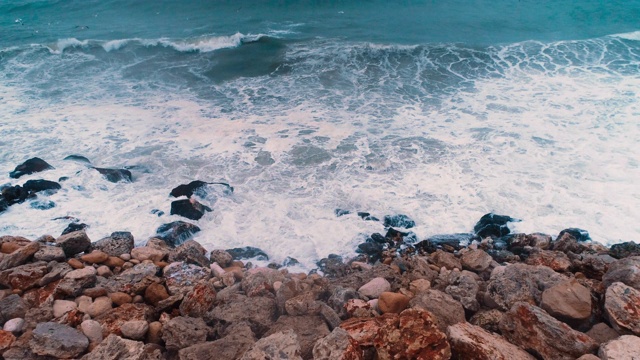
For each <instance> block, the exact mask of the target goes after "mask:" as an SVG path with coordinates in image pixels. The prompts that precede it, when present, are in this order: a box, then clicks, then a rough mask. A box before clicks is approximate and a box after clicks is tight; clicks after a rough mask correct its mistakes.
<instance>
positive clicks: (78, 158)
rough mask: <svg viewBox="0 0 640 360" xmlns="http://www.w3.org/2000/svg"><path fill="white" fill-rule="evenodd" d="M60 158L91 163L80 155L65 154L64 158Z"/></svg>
mask: <svg viewBox="0 0 640 360" xmlns="http://www.w3.org/2000/svg"><path fill="white" fill-rule="evenodd" d="M62 160H66V161H75V162H78V163H82V164H91V161H90V160H89V159H87V158H86V157H85V156H82V155H69V156H65V158H64V159H62Z"/></svg>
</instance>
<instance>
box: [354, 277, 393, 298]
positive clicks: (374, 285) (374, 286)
mask: <svg viewBox="0 0 640 360" xmlns="http://www.w3.org/2000/svg"><path fill="white" fill-rule="evenodd" d="M386 291H391V284H390V283H389V282H388V281H387V280H386V279H385V278H382V277H377V278H374V279H373V280H371V281H369V282H368V283H366V284H364V285H362V286H361V287H360V288H359V289H358V294H360V296H366V297H367V298H369V299H375V298H378V297H379V296H380V294H382V293H383V292H386Z"/></svg>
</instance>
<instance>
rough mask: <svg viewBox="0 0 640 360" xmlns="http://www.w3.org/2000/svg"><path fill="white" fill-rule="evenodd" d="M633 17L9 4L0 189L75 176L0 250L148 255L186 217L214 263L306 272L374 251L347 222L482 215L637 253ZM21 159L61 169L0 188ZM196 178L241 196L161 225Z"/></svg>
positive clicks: (477, 9) (371, 228) (0, 49)
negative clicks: (33, 245)
mask: <svg viewBox="0 0 640 360" xmlns="http://www.w3.org/2000/svg"><path fill="white" fill-rule="evenodd" d="M639 19H640V1H638V0H632V1H595V0H583V1H529V0H522V1H504V0H492V1H480V0H479V1H471V0H469V1H459V0H458V1H436V0H433V1H375V0H372V1H284V0H282V1H271V2H268V1H207V2H205V1H184V0H183V1H121V0H100V1H93V0H87V1H62V0H42V1H35V0H29V1H27V0H7V1H3V2H1V3H0V186H2V185H9V184H11V185H20V184H23V183H24V182H25V181H26V180H29V179H41V178H43V179H47V180H54V181H58V179H59V178H61V177H68V180H66V181H63V182H61V184H62V189H61V190H60V191H58V192H57V193H56V194H53V195H42V194H41V195H39V196H38V197H37V198H35V199H31V200H29V201H27V202H25V203H22V204H16V205H13V206H11V207H10V208H9V209H8V210H7V211H5V212H4V213H2V214H0V234H11V235H22V236H26V237H29V238H35V237H38V236H40V235H43V234H52V235H54V236H57V235H59V234H60V232H61V231H62V230H63V229H64V228H65V227H66V226H67V225H68V223H69V221H70V220H69V218H70V217H71V218H75V219H77V220H78V221H79V222H82V223H86V224H87V225H89V228H88V229H87V233H88V235H89V236H90V238H91V239H92V240H98V239H100V238H101V237H104V236H107V235H109V234H110V233H111V232H113V231H131V232H132V233H133V235H134V237H135V239H136V242H138V243H144V242H145V241H146V240H147V239H148V238H149V237H151V236H153V235H154V234H155V231H156V228H157V227H158V226H160V225H161V224H164V223H168V222H171V221H176V220H186V221H189V222H192V223H194V224H196V225H198V226H199V227H200V228H201V229H202V231H201V232H199V233H198V234H196V235H195V237H194V239H195V240H197V241H198V242H200V243H201V244H203V245H204V246H205V247H206V248H208V249H217V248H223V249H224V248H233V247H239V246H255V247H259V248H261V249H263V250H264V251H265V252H266V253H267V254H269V255H270V257H271V258H272V259H273V260H274V261H276V262H278V261H282V260H283V259H284V258H286V257H287V256H291V257H294V258H296V259H298V260H299V261H300V262H301V263H302V264H303V267H307V268H311V267H314V263H315V261H316V260H318V259H319V258H322V257H325V256H327V255H328V254H330V253H335V254H339V255H343V256H351V255H353V254H354V250H355V248H356V245H357V244H358V243H359V242H362V240H363V239H364V238H366V236H368V235H370V234H371V233H374V232H383V233H384V227H383V224H382V223H381V222H375V221H364V220H362V219H361V218H360V217H358V216H357V214H356V212H357V211H366V212H369V213H371V214H372V215H373V216H375V217H378V218H380V219H382V218H383V217H384V216H385V215H393V214H405V215H407V216H409V217H410V218H412V219H413V220H415V222H416V226H415V227H414V228H412V229H411V230H412V231H414V232H415V234H416V236H417V238H418V239H422V238H426V237H428V236H431V235H435V234H443V233H458V232H470V231H471V230H472V228H473V225H474V224H475V222H476V221H477V220H478V219H479V218H480V217H481V216H482V215H483V214H485V213H488V212H494V213H498V214H505V215H510V216H512V217H514V218H518V219H522V221H521V222H518V223H514V224H512V230H513V231H517V232H535V231H538V232H545V233H548V234H551V235H553V236H555V235H556V234H557V233H558V232H559V231H560V230H562V229H564V228H567V227H579V228H582V229H586V230H588V231H589V232H590V234H591V237H592V239H593V240H595V241H599V242H601V243H603V244H613V243H618V242H621V241H630V240H635V241H638V240H640V221H638V220H639V219H640V185H639V184H638V181H639V180H640V168H639V164H640V146H639V144H640V121H639V119H640V20H639ZM72 154H75V155H82V156H85V157H87V158H88V159H90V160H91V162H92V163H93V164H94V165H95V166H101V167H127V168H129V169H130V171H131V172H132V174H133V182H131V183H125V182H120V183H111V182H108V181H106V180H105V179H104V178H103V177H102V176H101V175H100V174H98V173H97V172H96V171H93V170H91V169H90V168H87V166H86V165H84V164H81V163H78V162H73V161H68V160H63V159H64V158H65V157H66V156H68V155H72ZM35 156H37V157H40V158H42V159H44V160H46V161H47V162H49V163H50V164H51V165H53V166H54V167H55V169H54V170H49V171H45V172H41V173H37V174H33V175H29V176H24V177H22V178H20V179H11V178H10V177H9V172H10V171H12V170H13V169H14V167H15V166H16V165H18V164H20V163H22V162H23V161H25V160H26V159H28V158H31V157H35ZM192 180H203V181H210V182H218V181H222V182H228V183H229V184H231V185H232V186H233V187H234V192H233V193H229V192H228V191H227V192H225V191H221V190H215V189H213V190H211V191H209V192H208V193H207V194H206V195H203V196H202V197H201V198H199V200H200V202H202V203H203V204H205V205H208V206H210V207H211V208H212V209H213V211H212V212H210V213H207V214H206V215H205V216H204V217H202V218H201V219H200V220H198V221H190V220H187V219H184V218H181V217H179V216H177V215H170V214H169V208H170V204H171V201H172V200H173V199H172V198H171V197H170V196H169V192H170V191H171V189H172V188H174V187H175V186H177V185H179V184H186V183H188V182H190V181H192ZM43 202H44V203H48V202H53V203H54V204H55V206H54V207H52V208H49V209H46V210H42V209H39V208H42V206H39V204H42V203H43ZM45 207H46V206H45ZM336 209H343V210H349V211H351V214H348V215H344V216H339V217H338V216H336V212H335V211H336ZM159 212H161V213H164V214H163V215H161V216H158V213H159ZM61 217H62V218H63V219H60V218H61ZM64 217H66V218H64Z"/></svg>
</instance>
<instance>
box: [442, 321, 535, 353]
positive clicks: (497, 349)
mask: <svg viewBox="0 0 640 360" xmlns="http://www.w3.org/2000/svg"><path fill="white" fill-rule="evenodd" d="M447 337H448V338H449V344H451V352H452V353H453V358H454V359H459V360H512V359H518V360H535V358H534V357H533V356H531V355H530V354H528V353H527V352H526V351H524V350H522V349H520V348H519V347H517V346H515V345H513V344H510V343H509V342H507V341H506V340H504V339H503V338H502V337H500V336H497V335H495V334H491V333H489V332H487V331H485V330H484V329H482V328H481V327H478V326H474V325H471V324H469V323H460V324H455V325H452V326H449V328H448V329H447Z"/></svg>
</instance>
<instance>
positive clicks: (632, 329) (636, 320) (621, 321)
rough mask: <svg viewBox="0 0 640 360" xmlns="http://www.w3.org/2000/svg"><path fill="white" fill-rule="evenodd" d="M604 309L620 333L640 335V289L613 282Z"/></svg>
mask: <svg viewBox="0 0 640 360" xmlns="http://www.w3.org/2000/svg"><path fill="white" fill-rule="evenodd" d="M604 311H605V314H606V316H607V318H608V319H609V323H610V324H611V326H612V327H613V328H614V329H615V330H616V331H617V332H618V333H620V334H629V333H632V334H634V335H640V291H638V290H636V289H634V288H632V287H630V286H627V285H625V284H624V283H621V282H616V283H613V284H612V285H611V286H609V287H608V288H607V292H606V294H605V302H604Z"/></svg>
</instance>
